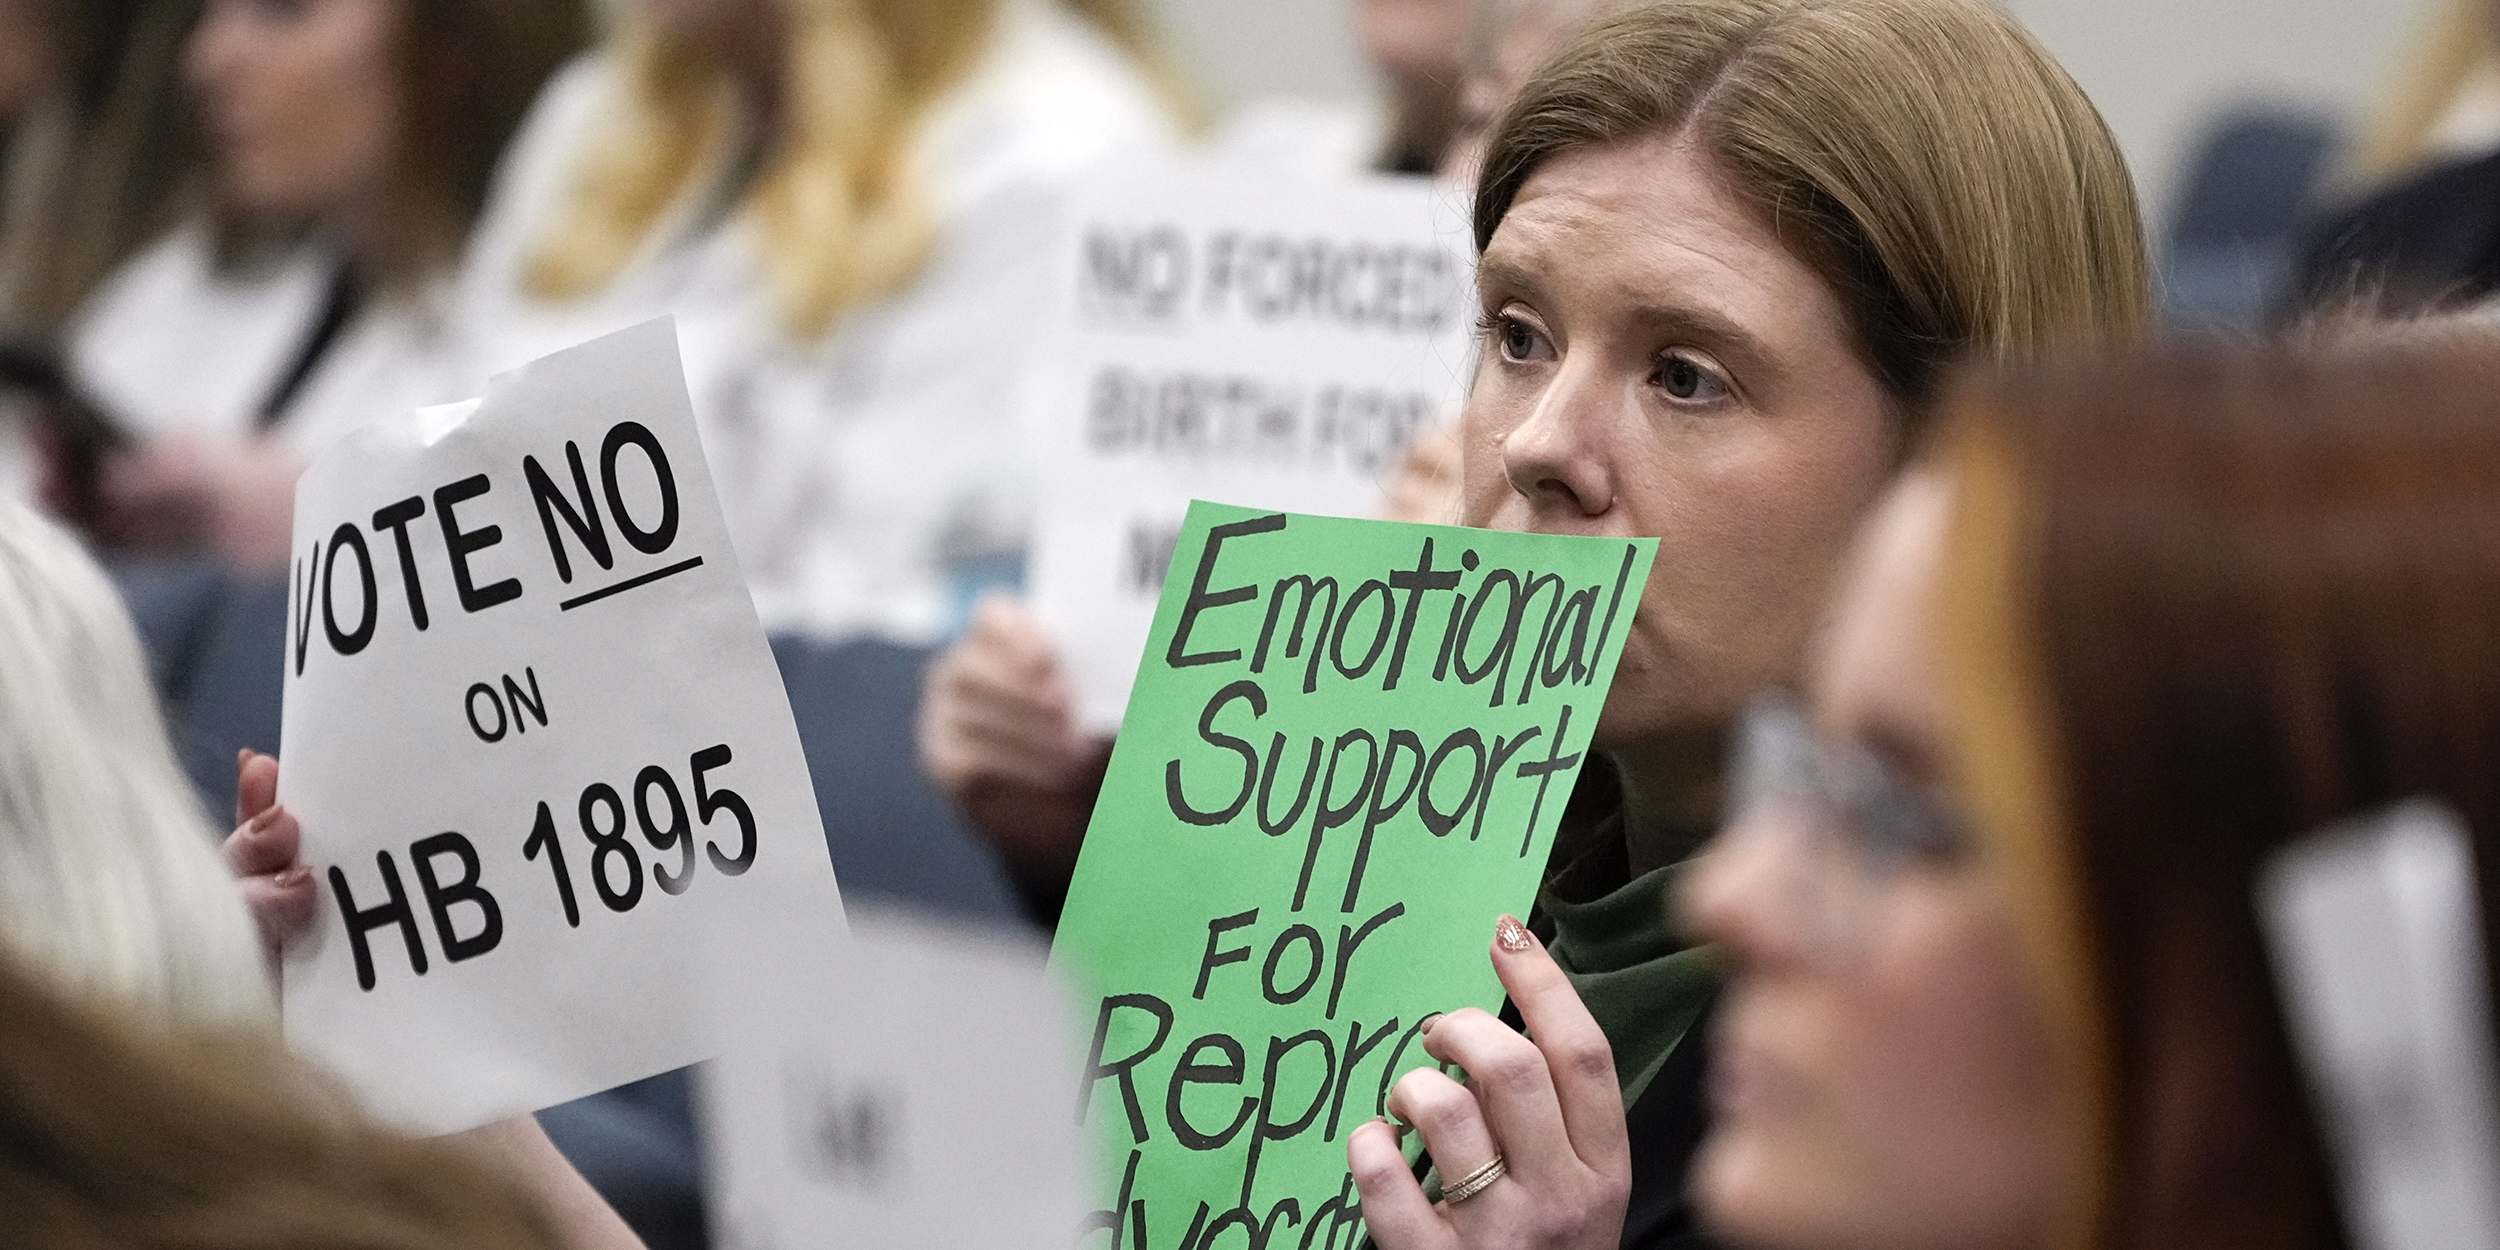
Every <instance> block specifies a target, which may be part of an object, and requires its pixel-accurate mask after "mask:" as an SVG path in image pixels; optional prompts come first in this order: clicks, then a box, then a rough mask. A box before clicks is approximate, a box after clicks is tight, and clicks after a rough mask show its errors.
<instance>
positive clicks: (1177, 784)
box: [1163, 678, 1267, 826]
mask: <svg viewBox="0 0 2500 1250" xmlns="http://www.w3.org/2000/svg"><path fill="white" fill-rule="evenodd" d="M1235 699H1243V700H1247V701H1248V702H1249V704H1250V715H1251V717H1252V718H1253V719H1256V718H1257V717H1261V716H1265V715H1267V695H1266V694H1264V693H1262V692H1261V691H1260V690H1259V684H1258V683H1257V682H1254V681H1251V680H1249V679H1248V678H1243V679H1242V680H1240V681H1237V682H1234V683H1233V684H1231V685H1229V686H1226V687H1224V688H1223V689H1222V690H1218V691H1216V692H1215V697H1214V698H1212V699H1209V700H1207V708H1206V711H1204V712H1201V713H1199V714H1198V736H1199V737H1200V738H1202V739H1204V740H1205V741H1206V742H1207V744H1208V745H1210V746H1218V747H1222V748H1224V749H1225V750H1227V751H1231V752H1234V753H1236V754H1238V755H1240V756H1241V791H1240V793H1238V794H1235V795H1234V796H1233V801H1232V803H1231V804H1229V805H1227V806H1226V807H1224V808H1223V809H1222V810H1220V811H1213V812H1202V811H1199V810H1198V809H1197V808H1194V807H1191V806H1190V805H1189V800H1188V798H1186V797H1185V796H1183V795H1182V793H1181V762H1180V761H1179V760H1177V759H1175V760H1172V761H1169V762H1167V763H1166V764H1164V766H1163V801H1164V802H1165V803H1166V804H1168V805H1169V806H1170V807H1171V809H1172V814H1173V815H1174V816H1176V817H1179V818H1180V819H1181V820H1182V821H1184V822H1186V823H1188V824H1192V825H1201V826H1204V825H1221V824H1226V823H1229V822H1230V821H1231V820H1232V818H1233V817H1235V816H1239V815H1240V814H1241V809H1242V808H1244V807H1247V806H1249V805H1250V788H1251V787H1252V786H1253V785H1255V784H1257V782H1258V779H1259V750H1258V748H1257V747H1254V746H1251V745H1250V744H1249V742H1248V741H1246V740H1244V739H1241V738H1236V737H1234V736H1232V735H1231V734H1226V733H1217V732H1216V731H1215V714H1216V713H1218V712H1220V711H1222V710H1224V705H1225V704H1227V703H1230V702H1232V701H1233V700H1235Z"/></svg>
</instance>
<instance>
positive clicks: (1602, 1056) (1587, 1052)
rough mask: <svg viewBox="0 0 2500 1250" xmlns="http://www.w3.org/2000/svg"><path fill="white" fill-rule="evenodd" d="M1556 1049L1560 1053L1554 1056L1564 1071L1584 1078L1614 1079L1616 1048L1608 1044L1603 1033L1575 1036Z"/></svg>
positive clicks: (1591, 1079)
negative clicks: (1590, 1035)
mask: <svg viewBox="0 0 2500 1250" xmlns="http://www.w3.org/2000/svg"><path fill="white" fill-rule="evenodd" d="M1556 1050H1557V1051H1558V1052H1559V1053H1557V1054H1556V1055H1555V1056H1554V1058H1555V1060H1556V1062H1557V1065H1558V1066H1559V1067H1560V1068H1561V1069H1562V1070H1563V1071H1565V1072H1568V1073H1570V1074H1571V1075H1573V1076H1575V1077H1579V1078H1581V1079H1582V1080H1589V1081H1594V1080H1597V1079H1600V1078H1604V1079H1607V1080H1612V1079H1614V1074H1615V1050H1614V1047H1612V1046H1609V1045H1607V1044H1606V1038H1605V1036H1604V1035H1603V1034H1600V1035H1598V1036H1596V1037H1579V1038H1574V1039H1572V1040H1570V1041H1567V1042H1564V1043H1562V1044H1561V1045H1559V1046H1558V1047H1556Z"/></svg>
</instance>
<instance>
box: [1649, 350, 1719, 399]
mask: <svg viewBox="0 0 2500 1250" xmlns="http://www.w3.org/2000/svg"><path fill="white" fill-rule="evenodd" d="M1650 381H1651V383H1652V384H1653V385H1655V386H1656V387H1658V389H1660V390H1663V391H1665V392H1666V393H1667V394H1668V395H1669V396H1670V397H1672V398H1675V399H1684V400H1707V399H1716V398H1718V397H1719V396H1720V394H1722V393H1724V392H1725V391H1726V389H1727V388H1726V386H1725V385H1724V384H1723V383H1721V382H1720V381H1719V379H1718V377H1717V376H1716V375H1714V374H1712V373H1711V372H1710V370H1709V369H1708V368H1705V367H1704V366H1703V365H1702V364H1701V363H1700V362H1698V361H1695V360H1693V359H1691V358H1690V357H1686V356H1668V357H1666V358H1664V359H1662V360H1660V361H1659V362H1658V371H1657V372H1656V373H1655V374H1652V375H1651V377H1650Z"/></svg>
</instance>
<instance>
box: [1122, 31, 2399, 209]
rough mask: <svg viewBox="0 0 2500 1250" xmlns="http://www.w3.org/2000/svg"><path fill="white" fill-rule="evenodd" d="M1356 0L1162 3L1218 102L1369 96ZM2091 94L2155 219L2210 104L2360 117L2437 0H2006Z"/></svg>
mask: <svg viewBox="0 0 2500 1250" xmlns="http://www.w3.org/2000/svg"><path fill="white" fill-rule="evenodd" d="M1356 2H1357V0H1154V3H1155V4H1156V6H1157V7H1158V8H1159V10H1160V11H1161V13H1162V17H1163V21H1164V23H1165V29H1166V31H1167V32H1168V33H1169V34H1170V35H1171V36H1172V39H1173V42H1174V44H1175V45H1176V46H1177V49H1178V51H1179V53H1180V55H1181V56H1182V58H1183V60H1184V62H1185V63H1186V64H1188V65H1190V66H1191V67H1193V68H1194V69H1195V70H1196V71H1197V72H1198V73H1199V74H1200V76H1201V78H1202V81H1203V82H1204V84H1205V85H1206V87H1207V90H1208V95H1209V96H1210V97H1211V98H1212V100H1213V101H1214V102H1215V103H1217V104H1219V105H1220V104H1225V103H1231V102H1234V101H1237V100H1240V99H1242V98H1244V97H1246V96H1250V95H1259V94H1271V95H1272V94H1288V95H1290V94H1300V95H1315V96H1322V97H1332V98H1351V97H1359V96H1361V95H1363V94H1365V93H1367V92H1368V91H1369V90H1370V89H1371V88H1370V83H1369V80H1368V78H1367V76H1366V75H1365V73H1364V70H1363V66H1362V62H1361V58H1360V56H1359V55H1358V54H1357V52H1356V50H1355V47H1354V40H1353V27H1352V19H1351V13H1352V10H1353V6H1354V4H1355V3H1356ZM2006 2H2007V4H2008V6H2009V7H2010V8H2011V9H2012V10H2013V11H2014V13H2015V14H2016V15H2017V16H2019V17H2021V18H2022V19H2023V21H2024V22H2026V23H2028V24H2029V25H2030V26H2031V28H2032V29H2033V30H2034V31H2036V32H2038V34H2039V36H2040V38H2041V40H2042V41H2043V42H2045V43H2046V44H2048V46H2049V49H2050V50H2051V51H2052V52H2054V53H2056V54H2057V56H2058V58H2059V59H2060V60H2062V61H2064V62H2065V64H2066V66H2067V68H2068V70H2069V71H2071V72H2072V73H2073V74H2074V75H2075V78H2076V80H2077V81H2079V82H2081V83H2082V84H2083V86H2084V89H2085V90H2087V91H2089V92H2091V93H2092V98H2093V99H2094V100H2096V101H2098V102H2099V104H2100V106H2101V110H2102V112H2103V113H2104V114H2105V115H2106V116H2107V117H2108V118H2109V122H2110V127H2111V129H2113V130H2115V131H2116V132H2117V134H2118V140H2119V142H2120V144H2121V145H2123V146H2124V147H2125V148H2126V150H2127V155H2128V158H2129V159H2130V160H2131V161H2133V162H2134V164H2135V168H2136V176H2137V180H2138V183H2139V185H2140V187H2141V188H2142V190H2143V193H2144V197H2145V204H2146V207H2147V209H2148V210H2149V211H2150V213H2151V214H2152V217H2153V220H2154V221H2155V223H2156V224H2158V223H2159V222H2161V221H2162V220H2163V219H2164V218H2166V217H2167V215H2168V212H2169V207H2170V197H2171V195H2172V194H2173V191H2174V184H2175V176H2176V174H2177V172H2178V169H2177V165H2178V162H2179V161H2180V160H2182V159H2183V158H2184V156H2185V154H2186V152H2187V150H2188V148H2189V146H2190V145H2191V144H2193V143H2194V142H2195V139H2196V136H2197V134H2198V133H2199V130H2200V127H2201V125H2202V124H2203V123H2204V122H2205V121H2206V120H2207V119H2208V118H2209V117H2210V116H2211V114H2212V110H2214V109H2216V108H2217V107H2220V106H2224V105H2227V104H2229V103H2231V102H2233V101H2235V100H2241V99H2249V98H2254V99H2259V100H2264V101H2269V102H2274V103H2280V104H2288V105H2292V106H2294V107H2301V108H2309V109H2315V110H2319V111H2322V112H2327V113H2332V114H2337V115H2340V116H2343V117H2345V118H2347V119H2348V129H2354V128H2357V127H2358V125H2359V121H2358V118H2359V117H2361V116H2362V115H2364V114H2366V112H2367V111H2368V110H2369V109H2370V108H2371V107H2372V105H2373V104H2374V103H2375V102H2376V100H2377V99H2378V97H2379V96H2380V95H2381V93H2383V92H2384V91H2385V89H2386V84H2387V83H2388V82H2389V81H2390V78H2391V76H2392V75H2393V74H2394V73H2395V72H2396V70H2397V68H2398V67H2397V64H2396V62H2397V59H2398V57H2399V54H2400V50H2401V49H2402V48H2403V47H2404V46H2405V44H2406V42H2407V40H2408V39H2409V38H2410V36H2411V34H2412V31H2413V27H2414V26H2415V25H2417V24H2418V22H2419V20H2420V16H2421V14H2422V13H2423V11H2424V10H2425V9H2426V8H2427V6H2428V5H2429V4H2430V3H2431V2H2432V0H2006Z"/></svg>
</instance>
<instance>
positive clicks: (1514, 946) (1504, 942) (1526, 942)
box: [1493, 914, 1536, 953]
mask: <svg viewBox="0 0 2500 1250" xmlns="http://www.w3.org/2000/svg"><path fill="white" fill-rule="evenodd" d="M1493 941H1494V942H1495V944H1497V945H1499V946H1500V947H1501V948H1502V949H1503V950H1506V951H1511V952H1514V953H1515V952H1518V951H1524V950H1526V949H1528V948H1529V947H1531V946H1533V945H1535V944H1536V942H1535V940H1534V939H1532V938H1530V937H1529V936H1528V926H1526V925H1524V924H1521V923H1519V918H1518V917H1516V916H1512V915H1508V914H1505V915H1504V916H1503V917H1502V918H1501V919H1500V920H1498V921H1496V922H1494V925H1493Z"/></svg>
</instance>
